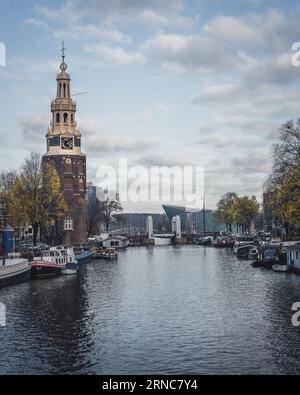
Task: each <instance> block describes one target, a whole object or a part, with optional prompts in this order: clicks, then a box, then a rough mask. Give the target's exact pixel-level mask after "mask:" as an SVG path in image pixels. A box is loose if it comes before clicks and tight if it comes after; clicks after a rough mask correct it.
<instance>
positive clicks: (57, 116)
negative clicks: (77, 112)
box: [56, 112, 60, 123]
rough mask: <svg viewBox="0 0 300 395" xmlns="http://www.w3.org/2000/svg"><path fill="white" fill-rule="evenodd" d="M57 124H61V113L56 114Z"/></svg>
mask: <svg viewBox="0 0 300 395" xmlns="http://www.w3.org/2000/svg"><path fill="white" fill-rule="evenodd" d="M56 123H60V113H59V112H58V113H57V114H56Z"/></svg>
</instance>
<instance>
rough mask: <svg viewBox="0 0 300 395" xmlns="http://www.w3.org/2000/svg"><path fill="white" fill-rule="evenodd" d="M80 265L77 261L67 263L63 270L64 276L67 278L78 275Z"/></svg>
mask: <svg viewBox="0 0 300 395" xmlns="http://www.w3.org/2000/svg"><path fill="white" fill-rule="evenodd" d="M78 270H79V268H78V263H77V261H74V262H67V263H66V264H65V266H64V268H63V269H62V270H61V273H62V274H65V275H67V276H70V275H73V274H77V273H78Z"/></svg>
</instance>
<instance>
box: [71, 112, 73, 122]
mask: <svg viewBox="0 0 300 395" xmlns="http://www.w3.org/2000/svg"><path fill="white" fill-rule="evenodd" d="M71 122H72V123H74V115H73V114H71Z"/></svg>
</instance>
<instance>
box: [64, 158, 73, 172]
mask: <svg viewBox="0 0 300 395" xmlns="http://www.w3.org/2000/svg"><path fill="white" fill-rule="evenodd" d="M65 172H66V173H72V159H70V158H67V159H66V165H65Z"/></svg>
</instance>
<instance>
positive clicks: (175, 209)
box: [163, 204, 226, 233]
mask: <svg viewBox="0 0 300 395" xmlns="http://www.w3.org/2000/svg"><path fill="white" fill-rule="evenodd" d="M163 209H164V211H165V213H166V215H167V217H168V218H169V221H170V222H172V218H173V217H176V216H179V217H180V220H181V229H182V232H189V233H202V232H203V231H204V221H205V232H206V233H216V232H225V231H226V225H225V224H220V223H218V221H217V219H216V217H215V213H214V211H213V210H205V218H204V212H203V210H200V209H199V210H198V209H189V208H187V207H182V206H173V205H166V204H164V205H163Z"/></svg>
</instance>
